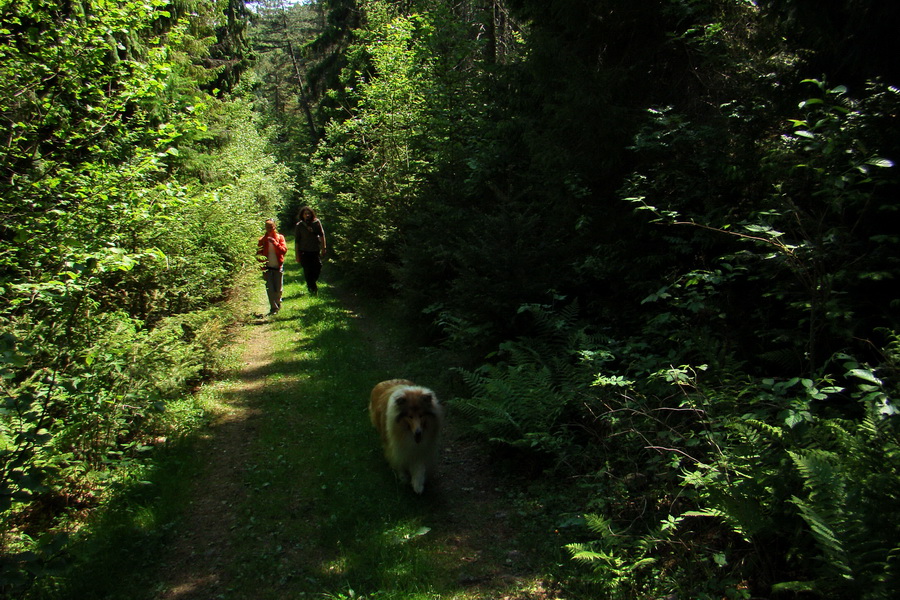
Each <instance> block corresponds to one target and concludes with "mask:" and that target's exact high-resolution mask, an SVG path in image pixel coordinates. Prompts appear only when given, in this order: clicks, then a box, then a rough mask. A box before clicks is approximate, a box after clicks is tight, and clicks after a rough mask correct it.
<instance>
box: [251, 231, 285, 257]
mask: <svg viewBox="0 0 900 600" xmlns="http://www.w3.org/2000/svg"><path fill="white" fill-rule="evenodd" d="M268 237H270V236H269V234H266V235H264V236H262V237H261V238H259V241H258V242H257V243H256V254H257V255H258V256H262V257H264V258H265V259H266V260H268V259H269V252H268V248H266V246H267V244H266V238H268ZM272 240H273V241H274V242H275V256H276V257H277V258H278V264H279V265H283V264H284V255H285V254H287V241H286V240H285V239H284V236H283V235H281V234H280V233H275V237H274V238H272Z"/></svg>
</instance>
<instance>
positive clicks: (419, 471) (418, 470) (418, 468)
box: [410, 464, 425, 494]
mask: <svg viewBox="0 0 900 600" xmlns="http://www.w3.org/2000/svg"><path fill="white" fill-rule="evenodd" d="M410 475H411V479H412V487H413V490H414V491H415V492H416V493H417V494H421V493H422V491H423V490H424V489H425V465H423V464H416V465H413V466H412V468H411V469H410Z"/></svg>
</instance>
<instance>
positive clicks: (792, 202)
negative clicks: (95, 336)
mask: <svg viewBox="0 0 900 600" xmlns="http://www.w3.org/2000/svg"><path fill="white" fill-rule="evenodd" d="M314 5H315V10H316V11H322V12H318V13H316V14H319V15H321V21H320V23H321V24H322V26H321V27H320V29H319V31H318V32H316V31H315V28H313V31H311V32H307V38H306V42H305V45H304V43H301V42H300V41H297V43H296V44H295V47H302V48H303V52H302V53H301V54H302V62H303V64H304V66H305V68H306V70H305V71H303V73H305V74H306V75H305V76H306V77H307V78H308V80H309V81H315V82H316V85H314V86H311V87H310V88H309V94H308V95H307V96H306V99H307V101H308V102H309V103H310V104H309V105H308V107H311V112H310V118H311V119H312V120H311V122H312V123H314V127H313V129H314V130H315V131H316V132H317V133H316V135H315V136H289V135H288V136H285V138H284V139H283V142H284V144H283V146H282V147H283V148H285V149H286V151H287V152H289V153H292V154H294V155H297V154H300V153H302V154H303V155H304V156H308V157H309V158H308V165H307V167H306V168H305V171H304V174H303V175H302V177H301V179H300V180H299V181H298V183H299V184H300V185H301V186H302V187H303V188H304V191H305V199H304V201H305V202H310V203H312V204H314V205H315V206H317V207H318V208H319V209H320V210H321V212H322V214H323V216H324V219H325V221H326V222H327V223H328V227H329V230H330V232H331V234H330V235H331V238H332V239H331V245H332V247H333V248H334V251H335V254H336V256H337V259H338V264H339V266H340V267H341V269H342V271H343V272H344V273H345V274H346V275H348V277H349V278H350V279H349V280H350V281H351V282H352V285H354V286H357V287H359V288H362V289H368V290H371V291H372V292H373V293H377V292H378V291H381V292H382V293H384V292H385V291H387V292H389V294H390V296H391V297H392V298H394V299H395V300H397V301H398V302H399V303H400V304H401V305H402V306H403V307H404V309H405V310H406V313H407V316H408V318H409V319H410V320H412V321H413V322H415V323H417V324H418V325H420V327H421V331H423V332H424V335H425V336H426V337H425V339H426V341H427V342H428V343H432V344H438V345H440V346H441V347H442V348H443V349H444V350H445V351H446V352H445V354H444V356H445V357H446V361H447V363H448V365H450V366H457V367H459V370H458V371H457V373H458V374H459V377H458V381H457V384H459V385H461V387H460V390H461V393H460V396H461V398H459V399H458V400H457V401H456V407H457V409H458V414H462V415H465V416H467V417H468V418H469V419H470V422H471V426H472V430H473V431H474V432H476V433H477V434H479V435H482V436H484V437H485V438H486V439H489V440H492V441H493V442H495V443H497V444H498V446H499V447H501V448H506V449H507V451H509V452H524V453H527V454H528V455H529V456H530V457H532V458H533V459H536V458H540V459H541V460H542V461H543V462H542V464H544V465H545V466H546V468H547V469H548V472H547V473H548V476H551V477H560V476H562V475H567V476H570V477H574V478H575V480H576V481H578V482H579V485H578V486H577V487H576V488H575V489H574V490H572V491H571V492H568V494H569V502H570V504H571V506H572V508H573V511H581V512H583V513H584V514H588V515H590V516H589V517H588V518H587V520H586V526H587V527H586V529H585V535H584V536H581V539H578V538H579V536H573V539H572V543H571V546H570V549H571V551H572V554H573V556H574V557H575V558H577V559H579V560H582V561H584V562H585V563H587V564H588V565H590V567H591V568H592V569H591V577H588V578H586V579H590V580H591V581H592V582H593V585H594V586H596V588H597V589H600V590H603V593H604V594H605V595H608V596H610V597H636V596H643V595H646V596H647V597H661V596H664V595H667V594H676V595H678V596H679V597H681V596H684V597H750V596H753V595H769V594H771V593H775V592H777V591H780V592H784V593H794V594H801V593H807V594H813V595H818V596H822V597H842V598H847V597H871V598H877V597H888V596H889V595H890V594H891V592H890V590H891V589H895V588H896V587H897V585H898V573H897V569H896V557H897V553H898V552H900V547H898V546H897V541H896V540H897V539H900V535H898V533H900V532H898V530H897V526H896V522H897V521H896V519H895V518H894V517H893V516H892V515H894V513H895V512H896V505H897V499H898V498H897V491H896V490H897V489H898V488H897V485H896V484H897V482H898V469H900V463H898V454H897V443H898V431H897V427H898V424H897V420H898V418H900V417H898V416H897V414H896V413H897V408H896V400H895V398H896V392H897V358H898V357H897V334H896V332H897V331H898V321H897V311H896V308H897V302H898V298H897V295H896V289H895V288H896V278H897V275H898V269H897V258H896V257H897V254H898V253H897V250H898V248H897V245H898V241H900V237H898V236H897V230H898V228H897V226H898V220H897V211H896V194H897V191H898V188H897V178H896V175H895V167H894V163H895V162H896V160H897V157H898V150H900V147H898V141H897V140H900V136H898V133H900V132H898V125H897V120H896V114H897V110H898V109H900V91H898V86H900V81H898V76H900V75H898V73H897V67H896V63H895V61H893V60H892V59H891V58H890V57H891V56H892V55H893V54H894V53H895V51H896V49H897V47H896V42H895V41H894V40H893V37H892V36H891V34H890V27H891V26H896V25H897V23H898V19H900V9H898V8H897V7H896V6H895V5H893V4H891V3H888V2H884V1H881V0H864V1H861V2H860V1H851V0H847V1H845V2H836V3H830V4H829V5H828V7H827V8H826V7H823V5H822V3H819V2H815V1H811V0H759V1H751V0H666V1H662V0H637V1H635V0H628V1H624V0H603V1H599V2H598V1H594V0H590V1H588V0H583V1H578V0H576V1H571V0H567V1H563V0H507V1H505V2H504V1H500V0H490V1H476V0H469V1H466V0H462V1H459V2H454V3H446V2H437V1H430V0H418V1H415V0H414V1H411V2H389V1H387V0H364V1H360V2H358V3H354V2H348V1H346V0H344V1H322V2H317V3H314ZM281 10H282V11H284V10H286V9H285V7H284V6H282V7H281ZM292 10H293V11H294V12H295V13H296V14H298V15H299V14H301V13H304V11H305V14H311V13H310V11H311V10H312V8H311V7H309V6H302V7H295V8H294V9H292ZM323 51H325V54H323ZM273 52H274V50H273ZM329 52H330V54H329ZM263 93H264V94H265V95H266V96H267V97H268V98H270V102H269V105H270V107H273V106H274V102H273V101H272V100H271V98H272V96H271V90H269V91H264V92H263ZM269 114H270V115H272V118H273V119H274V120H275V121H276V122H279V123H282V124H283V127H284V128H285V129H284V130H285V131H288V129H287V127H289V126H290V124H291V123H292V122H294V121H295V120H297V115H298V114H299V113H298V111H297V109H292V108H291V107H289V106H287V105H282V107H281V109H280V110H273V111H271V112H270V113H269Z"/></svg>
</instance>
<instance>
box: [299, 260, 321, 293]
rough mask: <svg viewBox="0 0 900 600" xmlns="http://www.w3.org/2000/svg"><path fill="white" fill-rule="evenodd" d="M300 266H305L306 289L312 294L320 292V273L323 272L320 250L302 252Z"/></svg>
mask: <svg viewBox="0 0 900 600" xmlns="http://www.w3.org/2000/svg"><path fill="white" fill-rule="evenodd" d="M300 266H301V267H303V278H304V279H305V280H306V289H308V290H309V293H310V294H317V293H318V292H319V286H318V285H317V282H318V281H319V275H320V274H321V273H322V258H321V257H320V256H319V253H318V252H301V253H300Z"/></svg>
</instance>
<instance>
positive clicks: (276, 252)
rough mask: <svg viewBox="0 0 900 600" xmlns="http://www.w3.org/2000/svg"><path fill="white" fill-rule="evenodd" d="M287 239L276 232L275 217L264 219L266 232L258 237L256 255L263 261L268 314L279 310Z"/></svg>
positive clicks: (275, 313)
mask: <svg viewBox="0 0 900 600" xmlns="http://www.w3.org/2000/svg"><path fill="white" fill-rule="evenodd" d="M285 254H287V241H285V239H284V236H283V235H281V234H280V233H278V229H277V228H276V227H275V219H266V234H265V235H264V236H262V237H261V238H259V242H258V243H257V245H256V257H257V259H258V260H259V261H260V263H263V270H264V273H263V279H265V281H266V293H267V294H268V296H269V314H270V315H277V314H278V311H279V310H281V291H282V289H283V287H284V255H285Z"/></svg>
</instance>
